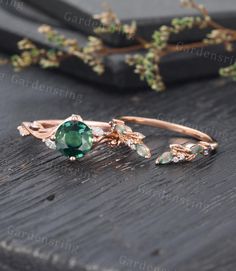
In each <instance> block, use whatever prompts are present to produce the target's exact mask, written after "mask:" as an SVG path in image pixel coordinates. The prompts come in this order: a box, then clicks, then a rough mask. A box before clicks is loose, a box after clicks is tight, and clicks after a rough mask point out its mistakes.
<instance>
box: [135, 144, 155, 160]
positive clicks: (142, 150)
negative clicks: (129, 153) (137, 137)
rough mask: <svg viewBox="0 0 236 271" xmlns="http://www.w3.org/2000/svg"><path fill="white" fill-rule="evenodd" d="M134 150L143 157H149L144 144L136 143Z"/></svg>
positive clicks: (147, 149) (148, 151) (149, 154)
mask: <svg viewBox="0 0 236 271" xmlns="http://www.w3.org/2000/svg"><path fill="white" fill-rule="evenodd" d="M136 151H137V154H138V155H140V156H142V157H144V158H150V157H151V153H150V150H149V148H148V147H147V146H146V145H144V144H137V145H136Z"/></svg>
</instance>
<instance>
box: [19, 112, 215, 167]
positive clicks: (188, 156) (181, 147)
mask: <svg viewBox="0 0 236 271" xmlns="http://www.w3.org/2000/svg"><path fill="white" fill-rule="evenodd" d="M126 122H131V123H137V124H141V125H148V126H153V127H157V128H162V129H167V130H171V131H174V132H177V133H180V134H183V135H187V136H190V137H193V138H195V139H197V140H198V141H197V142H196V143H192V142H187V143H184V144H171V145H170V150H169V151H167V152H164V153H163V154H162V155H160V156H159V157H158V158H157V160H156V164H169V163H178V162H184V161H192V160H193V159H195V158H196V157H198V156H208V155H209V154H211V153H212V152H213V151H215V150H216V149H217V148H218V143H217V142H216V140H214V139H213V138H212V137H210V136H209V135H207V134H205V133H203V132H201V131H198V130H196V129H192V128H189V127H187V126H183V125H179V124H174V123H171V122H167V121H162V120H158V119H151V118H142V117H135V116H123V117H120V118H119V119H113V120H112V121H110V122H97V121H86V120H85V121H84V120H83V119H82V118H81V116H79V115H72V116H70V117H69V118H67V119H65V120H38V121H33V122H23V123H22V124H21V125H20V126H19V127H18V130H19V132H20V134H21V135H22V136H28V135H32V136H33V137H35V138H38V139H40V140H42V141H43V142H45V144H46V146H47V147H48V148H50V149H54V150H58V151H60V152H61V153H62V154H63V155H65V156H66V157H68V158H69V159H70V160H71V161H75V160H77V159H80V158H82V157H84V156H85V155H86V153H88V152H89V151H90V150H92V149H94V148H95V147H96V146H98V145H100V144H108V145H109V146H110V147H115V146H119V145H125V146H127V147H129V148H130V149H131V150H134V151H136V152H137V154H138V155H140V156H142V157H144V158H150V157H151V152H150V149H149V148H148V147H147V146H146V145H145V144H144V143H143V140H144V138H145V136H144V135H143V134H141V133H139V132H134V131H133V130H132V129H131V128H130V127H129V126H128V125H127V124H126Z"/></svg>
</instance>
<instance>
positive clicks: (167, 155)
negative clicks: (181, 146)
mask: <svg viewBox="0 0 236 271" xmlns="http://www.w3.org/2000/svg"><path fill="white" fill-rule="evenodd" d="M172 159H173V155H172V153H171V152H164V153H163V154H162V155H160V156H159V157H158V158H157V160H156V164H162V165H164V164H169V163H171V162H172Z"/></svg>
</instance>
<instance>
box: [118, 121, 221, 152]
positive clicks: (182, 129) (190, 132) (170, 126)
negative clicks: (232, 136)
mask: <svg viewBox="0 0 236 271" xmlns="http://www.w3.org/2000/svg"><path fill="white" fill-rule="evenodd" d="M120 119H121V120H123V121H125V122H133V123H137V124H141V125H147V126H153V127H156V128H161V129H166V130H169V131H173V132H177V133H180V134H183V135H187V136H191V137H193V138H195V139H197V140H200V141H205V142H208V143H210V144H211V145H212V147H214V148H217V146H218V143H217V142H216V141H215V140H214V139H213V138H212V137H211V136H209V135H207V134H205V133H203V132H201V131H198V130H196V129H192V128H189V127H187V126H184V125H180V124H175V123H172V122H168V121H163V120H159V119H151V118H142V117H135V116H122V117H120Z"/></svg>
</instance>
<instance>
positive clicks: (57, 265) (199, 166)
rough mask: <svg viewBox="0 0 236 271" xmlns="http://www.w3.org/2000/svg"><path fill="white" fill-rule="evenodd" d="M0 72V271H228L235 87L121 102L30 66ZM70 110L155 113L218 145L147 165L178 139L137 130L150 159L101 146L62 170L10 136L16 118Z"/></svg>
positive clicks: (216, 83)
mask: <svg viewBox="0 0 236 271" xmlns="http://www.w3.org/2000/svg"><path fill="white" fill-rule="evenodd" d="M0 75H1V76H0V81H1V82H0V134H1V137H0V163H1V170H0V184H1V185H0V187H1V188H0V221H1V225H0V270H7V271H27V270H30V271H34V270H35V271H36V270H37V271H39V270H43V271H46V270H50V271H53V270H63V271H65V270H98V271H105V270H120V271H123V270H127V271H128V270H135V271H139V270H147V271H148V270H163V271H164V270H165V271H166V270H168V271H174V270H177V271H179V270H181V271H185V270H186V271H189V270H191V271H195V270H196V271H199V270H201V271H211V270H212V271H213V270H214V271H223V270H224V271H226V270H227V271H234V270H235V267H236V259H235V244H236V243H235V241H236V240H235V233H236V227H235V219H236V214H235V191H236V186H235V177H236V167H235V161H236V153H235V147H236V143H235V136H236V132H235V121H236V109H235V98H236V92H235V91H236V89H235V88H236V87H235V86H236V85H235V83H233V82H227V81H225V80H222V79H218V80H212V81H199V82H196V83H195V84H185V85H181V86H177V87H174V88H172V89H169V91H168V92H165V93H162V94H156V93H154V92H151V91H148V90H144V89H143V91H142V92H133V93H129V94H124V93H123V94H122V95H121V94H120V93H119V92H117V93H116V92H113V93H112V94H111V93H110V90H108V89H106V88H103V89H98V88H97V87H95V86H92V85H85V84H82V83H81V82H79V81H76V80H73V79H70V78H67V77H65V76H63V75H62V74H59V73H56V72H50V71H43V70H40V69H38V68H32V69H30V70H27V71H24V72H23V73H18V74H15V73H12V69H11V68H10V67H8V66H4V67H0ZM36 81H37V82H38V83H37V84H36ZM29 82H31V83H29ZM33 83H35V84H34V85H32V84H33ZM40 84H44V85H45V87H44V90H43V88H40V87H39V85H40ZM36 85H37V86H38V87H36ZM47 87H48V89H47ZM56 89H57V91H56ZM59 90H60V91H59ZM66 91H68V92H66ZM56 93H57V94H56ZM66 93H69V94H70V95H69V94H67V95H66ZM72 94H74V95H75V97H73V95H72ZM72 113H79V114H81V115H82V116H83V117H84V118H88V119H95V120H110V119H111V118H113V117H115V116H118V115H123V114H129V115H131V114H136V115H140V116H150V117H159V118H161V119H165V120H170V121H173V122H178V123H181V124H186V125H189V126H191V127H195V128H198V129H201V130H203V131H206V132H210V133H211V134H212V136H214V137H215V138H216V139H217V140H218V141H219V143H220V148H219V151H218V153H217V154H215V155H213V156H212V157H210V158H205V159H201V160H199V161H195V162H193V163H188V164H183V165H171V166H164V167H156V166H155V165H154V161H155V158H156V155H157V154H158V153H161V152H162V151H164V150H165V149H166V148H167V145H168V143H169V141H170V140H171V139H173V138H174V137H176V135H175V134H171V133H168V132H165V131H159V130H158V129H156V130H155V129H152V128H148V127H143V128H142V127H136V130H140V131H142V132H144V133H145V134H146V135H147V139H146V143H147V144H148V145H149V146H150V147H152V149H154V151H153V156H152V158H151V159H150V160H143V159H141V158H139V157H138V156H136V154H135V153H132V152H130V151H129V150H127V149H126V148H120V149H119V150H109V149H108V148H107V147H104V148H100V149H98V150H97V151H94V152H93V153H91V154H89V155H88V156H87V157H85V158H84V159H83V160H81V161H79V162H75V163H70V162H68V161H67V160H66V159H65V158H64V157H62V156H61V155H60V154H58V153H57V152H53V151H51V150H48V149H47V148H46V147H45V146H44V144H43V143H41V142H39V141H36V140H35V139H33V138H21V137H20V136H19V135H18V133H17V130H16V127H17V125H18V124H19V123H20V122H21V121H23V120H34V119H44V118H66V117H67V116H69V115H70V114H72ZM155 268H156V269H155ZM158 268H159V269H158Z"/></svg>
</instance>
